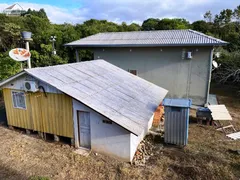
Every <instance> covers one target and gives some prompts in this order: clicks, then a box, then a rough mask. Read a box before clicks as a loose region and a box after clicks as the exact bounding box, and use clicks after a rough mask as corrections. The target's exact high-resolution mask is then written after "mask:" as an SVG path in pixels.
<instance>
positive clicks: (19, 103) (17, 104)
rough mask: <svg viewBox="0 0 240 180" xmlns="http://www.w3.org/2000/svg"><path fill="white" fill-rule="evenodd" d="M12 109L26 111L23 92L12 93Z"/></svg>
mask: <svg viewBox="0 0 240 180" xmlns="http://www.w3.org/2000/svg"><path fill="white" fill-rule="evenodd" d="M12 99H13V107H14V108H19V109H26V97H25V93H24V92H18V91H12Z"/></svg>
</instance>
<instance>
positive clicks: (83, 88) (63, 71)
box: [25, 60, 167, 135]
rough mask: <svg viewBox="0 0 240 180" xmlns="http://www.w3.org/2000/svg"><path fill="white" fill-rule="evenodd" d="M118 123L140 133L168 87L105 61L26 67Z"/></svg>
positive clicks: (33, 74) (35, 74) (39, 77)
mask: <svg viewBox="0 0 240 180" xmlns="http://www.w3.org/2000/svg"><path fill="white" fill-rule="evenodd" d="M25 71H26V72H27V73H28V74H30V75H32V76H34V77H35V78H37V79H39V80H41V81H43V82H46V83H48V84H50V85H52V86H54V87H55V88H57V89H59V90H60V91H62V92H64V93H66V94H67V95H69V96H71V97H73V98H74V99H76V100H78V101H80V102H82V103H83V104H85V105H86V106H88V107H90V108H92V109H93V110H95V111H96V112H98V113H100V114H102V115H103V116H105V117H107V118H109V119H111V120H112V121H114V122H115V123H117V124H119V125H120V126H122V127H124V128H125V129H127V130H129V131H130V132H132V133H134V134H136V135H140V134H141V133H142V132H143V130H144V129H146V126H147V124H148V122H149V119H150V118H151V116H152V115H153V113H154V112H155V110H156V108H157V106H158V105H159V104H160V103H161V102H162V100H163V99H164V97H165V96H166V94H167V90H165V89H163V88H161V87H159V86H156V85H154V84H153V83H150V82H148V81H146V80H144V79H142V78H140V77H137V76H135V75H133V74H130V73H128V72H127V71H125V70H122V69H120V68H118V67H116V66H114V65H112V64H110V63H108V62H106V61H104V60H94V61H87V62H80V63H73V64H64V65H57V66H49V67H41V68H33V69H25Z"/></svg>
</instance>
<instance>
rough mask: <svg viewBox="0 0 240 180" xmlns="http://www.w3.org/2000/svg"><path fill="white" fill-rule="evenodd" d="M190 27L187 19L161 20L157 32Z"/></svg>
mask: <svg viewBox="0 0 240 180" xmlns="http://www.w3.org/2000/svg"><path fill="white" fill-rule="evenodd" d="M189 26H190V24H189V22H188V21H187V20H186V19H179V18H175V19H167V18H165V19H161V20H160V21H159V22H158V24H157V26H156V29H157V30H173V29H188V28H189Z"/></svg>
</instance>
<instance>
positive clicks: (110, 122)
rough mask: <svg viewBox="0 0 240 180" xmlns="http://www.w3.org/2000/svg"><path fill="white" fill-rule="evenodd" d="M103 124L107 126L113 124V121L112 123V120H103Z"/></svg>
mask: <svg viewBox="0 0 240 180" xmlns="http://www.w3.org/2000/svg"><path fill="white" fill-rule="evenodd" d="M102 122H103V123H105V124H112V121H110V120H103V121H102Z"/></svg>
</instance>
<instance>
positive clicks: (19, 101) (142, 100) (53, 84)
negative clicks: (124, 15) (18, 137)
mask: <svg viewBox="0 0 240 180" xmlns="http://www.w3.org/2000/svg"><path fill="white" fill-rule="evenodd" d="M0 88H1V89H2V90H3V95H4V101H5V107H6V113H7V123H8V125H10V126H13V127H20V128H24V129H26V130H32V131H37V132H40V134H42V133H45V134H52V135H54V137H58V136H63V137H67V138H71V140H72V142H73V143H74V145H75V147H77V148H78V147H84V148H88V149H91V150H94V151H97V152H100V153H105V154H109V155H112V156H115V157H118V158H121V159H123V160H125V161H131V160H132V159H133V156H134V154H135V151H136V149H137V146H138V144H139V142H140V141H141V140H142V139H143V138H144V136H145V134H146V133H147V132H148V130H149V128H150V127H151V125H152V120H153V114H154V112H155V110H156V108H157V107H158V105H159V104H160V103H161V101H162V100H163V98H164V97H165V95H166V93H167V90H165V89H163V88H160V87H158V86H156V85H154V84H152V83H150V82H148V81H145V80H143V79H141V78H139V77H137V76H135V75H133V74H130V73H128V72H127V71H124V70H122V69H120V68H118V67H116V66H114V65H112V64H110V63H107V62H106V61H104V60H94V61H88V62H81V63H73V64H65V65H57V66H51V67H43V68H32V69H25V70H24V71H23V72H20V73H19V74H16V75H15V76H13V77H10V78H9V79H7V80H5V81H3V82H0ZM57 139H58V138H57Z"/></svg>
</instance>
